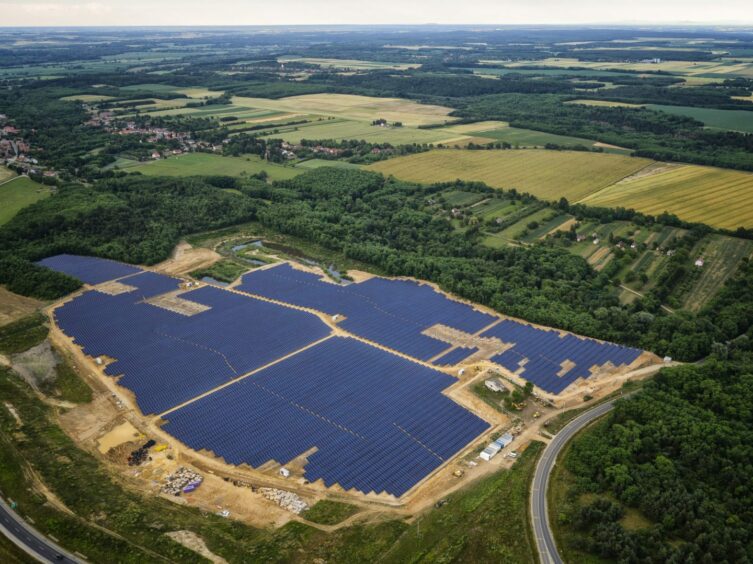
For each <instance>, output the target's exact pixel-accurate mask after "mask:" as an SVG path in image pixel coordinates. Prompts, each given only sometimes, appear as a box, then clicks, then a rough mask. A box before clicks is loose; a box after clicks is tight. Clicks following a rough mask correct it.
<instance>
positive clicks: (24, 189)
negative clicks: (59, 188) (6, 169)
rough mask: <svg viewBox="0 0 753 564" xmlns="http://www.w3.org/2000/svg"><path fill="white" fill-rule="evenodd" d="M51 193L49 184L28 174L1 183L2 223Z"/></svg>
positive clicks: (0, 217) (0, 204)
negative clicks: (44, 183) (38, 180)
mask: <svg viewBox="0 0 753 564" xmlns="http://www.w3.org/2000/svg"><path fill="white" fill-rule="evenodd" d="M0 174H2V171H0ZM51 193H52V190H51V189H50V188H49V187H48V186H44V185H43V184H39V183H37V182H34V181H33V180H32V179H31V178H29V177H27V176H19V177H17V178H14V179H12V180H9V181H7V182H5V183H4V184H0V225H4V224H6V223H8V222H9V221H10V220H11V219H13V216H14V215H16V214H17V213H18V212H19V210H21V209H22V208H25V207H26V206H28V205H29V204H33V203H34V202H37V201H39V200H42V199H44V198H46V197H47V196H49V195H50V194H51Z"/></svg>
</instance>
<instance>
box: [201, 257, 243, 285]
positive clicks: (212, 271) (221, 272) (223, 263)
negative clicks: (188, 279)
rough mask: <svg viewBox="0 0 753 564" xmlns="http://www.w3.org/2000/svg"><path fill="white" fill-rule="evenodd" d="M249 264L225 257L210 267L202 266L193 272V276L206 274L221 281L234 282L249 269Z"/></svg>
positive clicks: (202, 276)
mask: <svg viewBox="0 0 753 564" xmlns="http://www.w3.org/2000/svg"><path fill="white" fill-rule="evenodd" d="M248 269H249V266H248V265H242V264H239V263H237V262H235V261H233V260H228V259H223V260H219V261H217V262H216V263H214V264H213V265H212V266H210V267H209V268H202V269H200V270H194V271H193V272H191V276H193V277H194V278H197V279H199V280H200V279H202V278H204V277H205V276H209V277H211V278H214V279H215V280H219V281H220V282H227V283H228V284H229V283H230V282H233V281H234V280H235V279H236V278H238V277H239V276H240V275H241V274H243V273H244V272H246V271H248Z"/></svg>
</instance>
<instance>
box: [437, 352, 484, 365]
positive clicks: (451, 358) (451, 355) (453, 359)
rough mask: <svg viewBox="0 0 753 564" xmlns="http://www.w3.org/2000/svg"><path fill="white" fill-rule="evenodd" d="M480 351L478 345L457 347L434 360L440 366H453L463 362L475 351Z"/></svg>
mask: <svg viewBox="0 0 753 564" xmlns="http://www.w3.org/2000/svg"><path fill="white" fill-rule="evenodd" d="M476 352H478V349H477V348H476V347H456V348H454V349H452V350H450V351H448V352H447V353H446V354H444V355H442V356H441V357H439V358H438V359H437V360H435V361H434V364H436V365H438V366H453V365H455V364H458V363H459V362H463V361H464V360H465V359H466V358H468V357H469V356H471V355H472V354H473V353H476Z"/></svg>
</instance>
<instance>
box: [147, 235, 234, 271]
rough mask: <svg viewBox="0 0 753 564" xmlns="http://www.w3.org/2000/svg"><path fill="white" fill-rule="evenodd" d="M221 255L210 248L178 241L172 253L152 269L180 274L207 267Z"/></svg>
mask: <svg viewBox="0 0 753 564" xmlns="http://www.w3.org/2000/svg"><path fill="white" fill-rule="evenodd" d="M221 258H222V256H221V255H220V254H219V253H216V252H215V251H213V250H211V249H205V248H202V247H192V246H191V245H189V244H188V243H185V242H183V243H180V244H178V246H177V247H175V250H174V251H173V255H172V256H171V257H170V258H169V259H167V260H166V261H163V262H161V263H159V264H157V265H155V266H154V268H153V270H154V271H156V272H160V273H162V274H170V275H173V276H180V275H181V274H186V273H187V272H191V271H192V270H198V269H200V268H207V267H209V266H212V265H213V264H214V263H215V262H217V261H218V260H220V259H221Z"/></svg>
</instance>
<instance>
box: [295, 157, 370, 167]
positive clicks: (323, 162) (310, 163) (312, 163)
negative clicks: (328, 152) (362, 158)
mask: <svg viewBox="0 0 753 564" xmlns="http://www.w3.org/2000/svg"><path fill="white" fill-rule="evenodd" d="M295 166H296V168H305V169H311V168H321V167H323V166H333V167H335V168H361V165H358V164H354V163H348V162H345V161H330V160H327V159H309V160H307V161H302V162H300V163H298V164H297V165H295Z"/></svg>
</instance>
